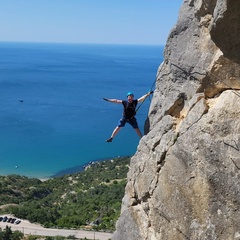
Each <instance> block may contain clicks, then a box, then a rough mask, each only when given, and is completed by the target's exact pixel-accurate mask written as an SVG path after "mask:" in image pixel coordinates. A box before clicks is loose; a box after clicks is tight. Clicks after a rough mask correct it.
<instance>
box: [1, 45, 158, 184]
mask: <svg viewBox="0 0 240 240" xmlns="http://www.w3.org/2000/svg"><path fill="white" fill-rule="evenodd" d="M0 50H1V56H0V84H1V89H0V94H1V96H2V102H1V108H0V126H1V129H0V161H1V165H2V166H1V169H0V175H9V174H19V175H24V176H28V177H37V178H41V179H45V178H49V177H52V176H56V175H57V174H61V173H63V174H64V173H68V172H69V171H72V170H73V171H75V170H76V171H78V170H79V169H81V167H82V166H84V165H86V164H87V163H89V162H95V161H98V160H99V159H102V160H105V159H111V158H114V157H117V156H132V155H134V153H135V152H136V150H137V145H138V142H139V138H138V136H137V135H136V133H135V131H133V130H132V128H131V127H130V126H129V125H128V126H125V127H124V128H123V129H122V130H121V131H120V133H119V134H118V135H117V136H116V138H115V139H114V141H113V142H112V143H106V139H107V138H108V137H109V136H110V135H111V132H112V130H113V129H114V128H115V126H116V125H117V123H118V120H119V118H120V117H121V114H122V106H121V105H118V104H113V103H109V102H106V101H103V97H107V98H117V99H125V98H126V93H127V92H128V91H133V92H134V93H135V98H138V97H141V96H142V95H144V94H145V93H147V92H148V91H149V90H154V88H155V86H153V85H154V81H155V78H156V74H157V68H158V67H159V65H160V64H161V62H162V60H163V57H162V53H163V46H156V45H124V44H123V45H118V44H82V43H80V44H79V43H76V44H73V43H28V42H0ZM151 88H153V89H151ZM150 100H151V99H150V98H149V99H147V100H146V101H145V102H144V104H143V105H142V106H141V109H140V110H139V111H138V114H137V119H138V123H139V127H140V130H141V131H142V132H143V126H144V121H145V120H146V118H147V114H148V109H149V106H150Z"/></svg>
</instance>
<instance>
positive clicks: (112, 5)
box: [0, 0, 183, 45]
mask: <svg viewBox="0 0 240 240" xmlns="http://www.w3.org/2000/svg"><path fill="white" fill-rule="evenodd" d="M182 2H183V0H0V41H14V42H18V41H21V42H67V43H113V44H150V45H152V44H154V45H164V44H165V43H166V40H167V37H168V34H169V32H170V30H171V28H172V27H173V26H174V24H175V23H176V21H177V17H178V12H179V9H180V6H181V4H182Z"/></svg>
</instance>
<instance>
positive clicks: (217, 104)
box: [112, 0, 240, 240]
mask: <svg viewBox="0 0 240 240" xmlns="http://www.w3.org/2000/svg"><path fill="white" fill-rule="evenodd" d="M239 12H240V1H236V0H185V1H184V2H183V5H182V7H181V10H180V13H179V18H178V21H177V24H176V26H175V27H174V29H173V30H172V31H171V33H170V35H169V38H168V41H167V44H166V47H165V52H164V62H163V63H162V64H161V66H160V67H159V69H158V73H157V82H156V89H155V91H154V96H153V99H152V103H151V106H150V110H149V116H148V121H147V123H148V126H147V129H148V134H147V135H145V136H144V137H143V138H142V139H141V141H140V143H139V146H138V149H137V152H136V154H135V155H134V156H133V158H132V159H131V164H130V170H129V173H128V183H127V186H126V189H125V196H124V199H123V203H122V211H121V216H120V218H119V220H118V223H117V229H116V232H115V233H114V235H113V238H112V239H113V240H155V239H156V240H160V239H162V240H185V239H187V240H188V239H189V240H190V239H191V240H200V239H204V240H215V239H216V240H232V239H234V240H238V239H240V120H239V119H240V91H239V90H240V65H239V64H240V53H239V51H240V14H239Z"/></svg>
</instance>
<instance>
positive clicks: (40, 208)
mask: <svg viewBox="0 0 240 240" xmlns="http://www.w3.org/2000/svg"><path fill="white" fill-rule="evenodd" d="M129 161H130V158H129V157H121V158H115V159H112V160H108V161H101V162H96V163H94V164H91V165H90V166H89V167H87V169H85V171H83V172H79V173H75V174H70V175H64V176H61V177H57V178H52V179H49V180H47V181H41V180H39V179H36V178H28V177H24V176H19V175H8V176H0V202H1V209H0V213H1V214H4V213H11V214H13V215H15V216H16V217H17V218H22V219H28V220H29V221H30V222H36V223H40V224H42V225H43V226H45V227H60V228H81V227H84V226H86V225H89V226H91V227H92V228H94V229H95V230H109V231H113V230H114V229H115V223H116V221H117V219H118V217H119V215H120V208H121V201H122V198H123V196H124V189H125V185H126V177H127V172H128V169H129Z"/></svg>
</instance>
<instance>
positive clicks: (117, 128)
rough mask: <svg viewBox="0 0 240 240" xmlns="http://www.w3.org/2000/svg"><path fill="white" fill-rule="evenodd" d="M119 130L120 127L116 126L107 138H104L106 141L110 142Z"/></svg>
mask: <svg viewBox="0 0 240 240" xmlns="http://www.w3.org/2000/svg"><path fill="white" fill-rule="evenodd" d="M120 130H121V127H119V126H117V127H116V128H115V129H114V130H113V132H112V135H111V137H110V138H109V139H107V140H106V142H112V140H113V138H114V137H115V136H116V135H117V134H118V132H119V131H120Z"/></svg>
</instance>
